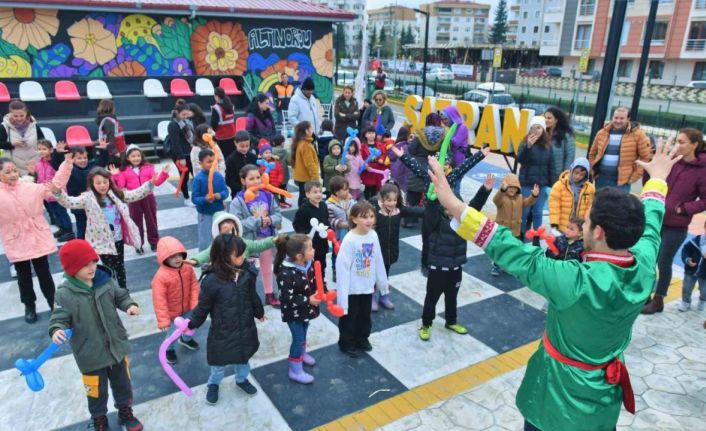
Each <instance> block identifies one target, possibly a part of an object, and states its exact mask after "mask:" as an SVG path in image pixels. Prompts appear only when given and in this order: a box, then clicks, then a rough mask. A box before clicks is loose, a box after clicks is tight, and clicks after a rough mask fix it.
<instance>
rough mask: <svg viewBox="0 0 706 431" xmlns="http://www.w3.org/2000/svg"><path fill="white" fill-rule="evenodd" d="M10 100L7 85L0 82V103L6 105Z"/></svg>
mask: <svg viewBox="0 0 706 431" xmlns="http://www.w3.org/2000/svg"><path fill="white" fill-rule="evenodd" d="M11 99H12V97H10V90H8V89H7V85H5V84H4V83H2V82H0V102H3V103H7V102H9V101H10V100H11Z"/></svg>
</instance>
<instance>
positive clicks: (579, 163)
mask: <svg viewBox="0 0 706 431" xmlns="http://www.w3.org/2000/svg"><path fill="white" fill-rule="evenodd" d="M576 168H584V169H585V170H586V176H585V177H584V178H583V181H581V184H583V183H585V182H586V181H588V175H589V173H590V172H591V164H590V163H589V162H588V159H587V158H585V157H579V158H577V159H576V160H574V161H573V162H572V163H571V166H569V175H568V178H569V181H570V182H571V183H573V179H572V178H573V176H572V175H571V173H572V172H574V169H576Z"/></svg>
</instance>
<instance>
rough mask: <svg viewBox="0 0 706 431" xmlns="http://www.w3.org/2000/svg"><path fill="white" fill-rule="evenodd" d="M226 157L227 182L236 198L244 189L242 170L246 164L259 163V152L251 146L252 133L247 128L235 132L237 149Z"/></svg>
mask: <svg viewBox="0 0 706 431" xmlns="http://www.w3.org/2000/svg"><path fill="white" fill-rule="evenodd" d="M226 157H227V158H226V184H227V185H228V188H229V189H230V197H231V198H235V195H237V194H238V192H240V191H241V190H242V189H243V184H242V183H241V182H240V170H241V169H243V166H245V165H255V164H257V154H256V153H255V150H253V149H251V148H250V134H249V133H248V132H247V131H246V130H241V131H239V132H238V133H236V134H235V151H233V152H232V154H231V155H229V156H226Z"/></svg>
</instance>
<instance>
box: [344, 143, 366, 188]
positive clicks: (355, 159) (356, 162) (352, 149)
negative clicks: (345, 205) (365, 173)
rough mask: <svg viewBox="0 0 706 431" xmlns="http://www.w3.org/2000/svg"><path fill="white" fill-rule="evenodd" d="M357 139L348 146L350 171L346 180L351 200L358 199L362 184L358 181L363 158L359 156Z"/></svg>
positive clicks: (347, 155)
mask: <svg viewBox="0 0 706 431" xmlns="http://www.w3.org/2000/svg"><path fill="white" fill-rule="evenodd" d="M359 142H360V141H358V138H356V139H355V140H353V142H351V143H350V145H348V154H346V157H347V158H348V164H349V165H350V170H349V171H348V173H347V174H346V180H347V181H348V188H349V190H350V192H351V197H352V198H353V200H356V201H357V200H358V199H360V189H361V187H362V186H363V183H362V182H361V181H360V174H359V173H358V171H360V167H361V166H363V158H362V157H361V156H360V150H359V148H358V144H359Z"/></svg>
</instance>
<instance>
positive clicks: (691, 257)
mask: <svg viewBox="0 0 706 431" xmlns="http://www.w3.org/2000/svg"><path fill="white" fill-rule="evenodd" d="M704 230H705V232H706V223H704ZM681 259H682V261H683V262H684V283H683V286H682V295H681V297H682V299H681V303H680V304H679V305H678V306H677V310H679V311H688V310H689V309H690V308H691V292H692V291H693V290H694V285H696V282H697V281H698V282H699V291H700V295H699V305H698V306H697V309H698V310H699V311H703V310H704V308H706V233H703V234H701V235H698V236H695V237H694V238H692V239H691V240H689V241H687V242H686V244H684V247H683V248H682V250H681Z"/></svg>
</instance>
